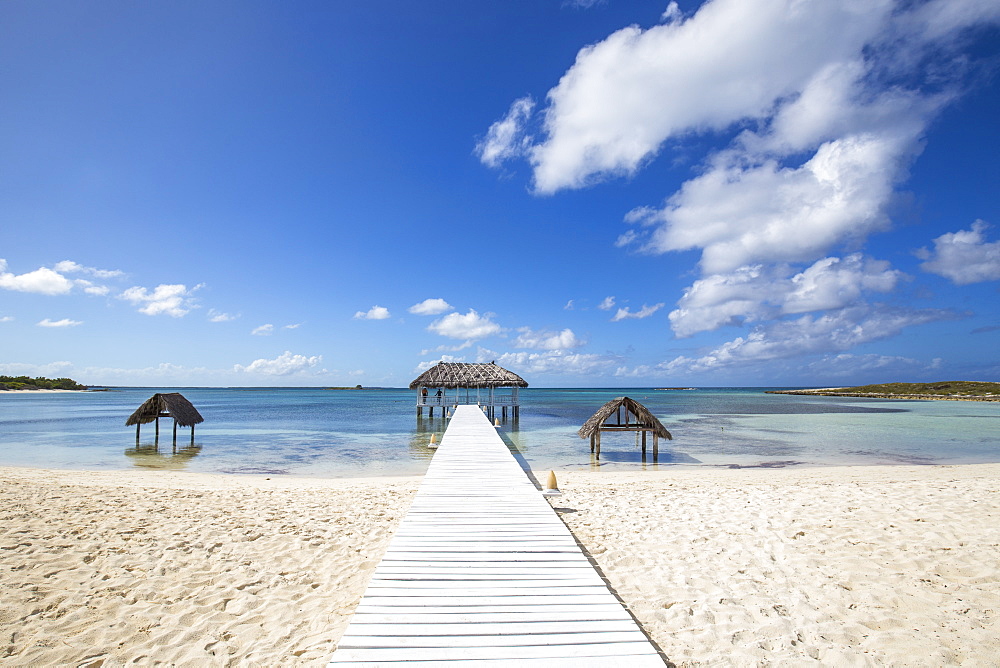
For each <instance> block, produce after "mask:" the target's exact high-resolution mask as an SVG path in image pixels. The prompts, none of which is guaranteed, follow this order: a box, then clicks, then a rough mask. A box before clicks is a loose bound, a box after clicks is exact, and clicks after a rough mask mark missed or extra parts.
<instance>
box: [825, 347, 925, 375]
mask: <svg viewBox="0 0 1000 668" xmlns="http://www.w3.org/2000/svg"><path fill="white" fill-rule="evenodd" d="M936 362H937V364H935V362H931V364H930V365H927V364H926V363H924V362H921V361H920V360H915V359H912V358H910V357H900V356H898V355H877V354H873V353H869V354H866V355H852V354H850V353H841V354H839V355H825V356H824V357H823V358H822V359H819V360H816V361H815V362H811V363H810V364H809V365H808V366H807V367H806V368H807V369H808V370H809V372H810V374H811V375H813V377H815V378H857V377H858V376H859V375H860V374H863V373H865V372H869V371H878V372H880V373H884V374H890V373H912V372H914V371H916V370H920V369H923V368H927V367H928V366H929V367H931V368H933V367H934V366H936V365H940V362H941V360H940V359H938V360H936Z"/></svg>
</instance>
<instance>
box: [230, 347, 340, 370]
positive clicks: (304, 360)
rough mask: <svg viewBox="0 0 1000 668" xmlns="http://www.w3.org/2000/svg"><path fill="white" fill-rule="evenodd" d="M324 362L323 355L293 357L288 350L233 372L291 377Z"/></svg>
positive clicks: (234, 367) (238, 365)
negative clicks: (270, 358)
mask: <svg viewBox="0 0 1000 668" xmlns="http://www.w3.org/2000/svg"><path fill="white" fill-rule="evenodd" d="M322 361H323V356H322V355H315V356H313V357H306V356H305V355H293V354H292V353H291V351H288V350H286V351H285V352H283V353H281V354H280V355H278V356H277V357H275V358H274V359H272V360H269V359H257V360H254V361H253V362H251V363H250V364H248V365H247V366H243V365H241V364H236V365H234V366H233V370H234V371H236V372H238V373H257V374H263V375H266V376H289V375H292V374H297V373H303V372H305V371H308V370H309V369H312V368H314V367H315V366H316V365H317V364H319V363H320V362H322Z"/></svg>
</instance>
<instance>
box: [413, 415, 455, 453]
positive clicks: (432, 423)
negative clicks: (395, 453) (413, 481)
mask: <svg viewBox="0 0 1000 668" xmlns="http://www.w3.org/2000/svg"><path fill="white" fill-rule="evenodd" d="M447 428H448V420H446V419H445V418H443V417H432V418H424V417H417V426H416V429H414V431H413V433H412V434H411V435H410V454H411V455H412V456H413V457H415V458H416V459H430V458H431V457H433V456H434V452H435V450H436V449H437V446H436V445H435V447H433V448H432V447H430V443H431V435H433V436H434V440H435V443H436V444H437V443H440V442H441V437H442V436H443V435H444V430H445V429H447Z"/></svg>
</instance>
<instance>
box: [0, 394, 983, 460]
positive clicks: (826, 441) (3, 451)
mask: <svg viewBox="0 0 1000 668" xmlns="http://www.w3.org/2000/svg"><path fill="white" fill-rule="evenodd" d="M764 389H770V388H713V389H702V390H687V391H685V390H677V391H654V390H651V389H635V388H630V389H570V390H567V389H532V388H529V389H526V390H522V391H521V404H522V405H521V417H520V420H519V421H517V422H516V423H514V422H511V421H508V422H507V423H506V424H505V425H504V430H503V433H504V434H505V436H506V437H507V438H508V440H509V441H510V442H511V443H512V444H514V445H515V446H516V447H517V448H518V450H520V452H521V453H522V455H523V456H524V458H525V459H526V460H527V462H528V463H529V464H530V465H531V467H532V468H534V469H549V468H554V469H557V470H558V469H582V468H594V467H596V466H597V463H596V462H595V461H594V460H593V459H592V458H591V455H590V447H589V443H588V442H587V441H585V440H583V439H581V438H579V437H578V436H577V434H576V431H577V429H579V427H580V425H582V424H583V423H584V422H585V421H586V419H587V418H588V417H590V415H592V414H593V413H594V411H596V410H597V409H598V408H599V407H600V406H601V405H602V404H604V402H606V401H609V400H610V399H613V398H615V397H618V396H622V395H627V396H630V397H632V398H633V399H636V400H637V401H640V402H641V403H643V404H645V405H646V407H647V408H649V409H650V410H651V411H652V412H653V413H654V414H655V415H656V416H657V417H658V418H659V419H660V420H661V421H662V422H663V424H664V425H665V426H666V427H667V429H669V430H670V431H671V433H672V435H673V437H674V440H672V441H667V442H661V443H660V456H659V460H658V462H657V463H656V464H654V463H653V462H652V447H651V443H650V445H649V446H648V459H647V461H646V462H645V463H644V462H643V461H642V457H641V453H640V450H639V448H638V447H637V446H636V442H635V436H634V434H605V435H604V437H603V439H602V451H601V461H600V467H601V468H603V469H611V470H615V469H618V470H622V469H625V470H628V469H635V470H637V469H640V468H643V467H645V468H653V467H654V466H656V467H660V468H663V467H670V466H713V467H719V466H722V467H725V466H781V465H794V464H807V465H828V464H932V463H934V464H940V463H980V462H1000V403H980V402H965V401H895V400H879V399H845V398H837V397H801V396H791V395H774V394H765V393H764ZM158 391H174V390H164V389H162V388H156V389H153V388H123V389H113V390H110V391H107V392H85V393H65V394H48V393H37V394H36V393H13V392H0V465H6V466H33V467H47V468H70V469H88V470H89V469H127V468H134V467H138V468H150V469H184V470H188V471H200V472H211V473H261V474H268V475H281V474H294V475H307V476H321V477H352V476H369V475H396V474H410V473H422V472H423V471H424V470H425V469H426V467H427V463H428V461H429V459H430V457H431V456H432V454H433V450H431V449H429V448H428V447H427V444H428V442H429V440H430V434H431V433H437V434H438V438H440V435H441V433H443V431H444V429H445V427H446V422H445V420H444V419H443V418H441V417H440V416H435V417H434V418H433V419H431V418H428V417H427V415H426V411H425V415H424V418H423V419H422V420H417V417H416V410H415V407H414V404H415V395H414V393H413V392H411V391H410V390H391V389H390V390H322V389H311V388H301V389H300V388H280V389H269V388H253V389H240V388H236V389H215V388H180V389H179V390H176V391H180V392H182V393H183V394H184V396H186V397H187V398H188V399H189V400H191V402H192V403H193V404H194V405H195V406H196V407H197V408H198V410H199V411H200V412H201V414H202V416H203V417H204V418H205V422H204V423H203V424H200V425H198V427H197V428H196V429H195V445H194V447H191V446H190V431H189V430H188V429H185V428H181V429H179V430H178V439H177V448H176V451H175V449H174V448H173V447H172V442H171V429H172V427H171V425H172V421H171V420H169V419H166V420H162V421H161V431H160V441H159V445H158V447H154V426H153V425H152V424H150V425H144V426H143V429H142V433H141V442H140V444H139V447H136V441H135V429H134V427H126V426H125V420H126V418H128V416H129V415H130V414H131V413H132V412H133V411H134V410H135V409H136V408H137V407H138V406H139V405H140V404H141V403H142V402H144V401H145V400H146V399H148V398H149V397H150V396H151V395H152V394H153V393H154V392H158Z"/></svg>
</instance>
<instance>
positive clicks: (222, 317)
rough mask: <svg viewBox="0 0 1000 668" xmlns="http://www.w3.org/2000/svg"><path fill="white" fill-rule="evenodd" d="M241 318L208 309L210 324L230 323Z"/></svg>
mask: <svg viewBox="0 0 1000 668" xmlns="http://www.w3.org/2000/svg"><path fill="white" fill-rule="evenodd" d="M239 317H240V316H238V315H232V314H230V313H223V312H221V311H216V310H215V309H214V308H212V309H208V321H209V322H230V321H232V320H236V319H237V318H239Z"/></svg>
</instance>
